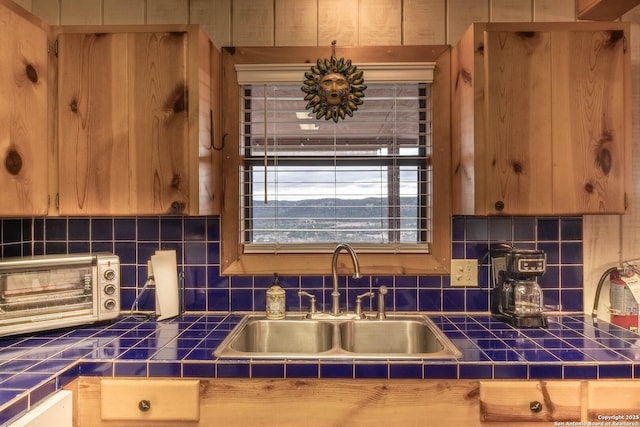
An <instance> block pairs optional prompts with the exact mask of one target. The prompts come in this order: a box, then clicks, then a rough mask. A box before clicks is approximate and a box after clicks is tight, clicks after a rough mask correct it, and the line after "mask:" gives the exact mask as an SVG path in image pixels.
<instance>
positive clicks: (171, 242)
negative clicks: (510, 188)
mask: <svg viewBox="0 0 640 427" xmlns="http://www.w3.org/2000/svg"><path fill="white" fill-rule="evenodd" d="M0 221H1V224H2V227H1V231H2V236H1V243H0V249H1V251H2V252H1V254H2V257H10V256H23V255H32V254H34V255H39V254H61V253H72V252H101V251H106V252H114V253H116V254H118V255H119V256H120V259H121V263H122V307H123V310H125V311H126V310H128V309H129V308H131V307H132V305H133V303H134V301H135V300H136V297H137V296H138V294H139V293H140V292H141V290H142V288H143V285H144V282H145V279H146V277H147V260H148V259H149V258H150V257H151V255H152V254H153V253H154V252H155V251H156V250H158V249H175V250H176V253H177V260H178V268H179V270H180V271H181V272H183V274H184V303H185V309H186V310H187V311H247V310H248V311H254V310H255V311H261V310H262V309H263V308H264V303H265V291H266V289H267V288H268V287H269V285H270V283H271V280H272V278H271V277H270V276H249V277H247V276H234V277H223V276H221V275H220V231H219V227H220V221H219V218H218V217H216V216H207V217H182V216H166V217H165V216H162V217H82V218H75V217H74V218H66V217H56V218H11V219H6V218H5V219H1V220H0ZM495 242H508V243H511V244H513V245H514V246H515V247H518V248H529V249H533V248H537V249H543V250H544V251H545V252H546V253H547V272H546V273H545V274H544V276H542V277H541V278H540V279H539V283H540V286H541V287H542V289H543V292H544V305H545V306H546V307H547V308H550V309H561V310H565V311H574V310H575V311H581V310H582V308H583V303H582V219H581V218H578V217H471V216H458V217H454V218H453V219H452V247H451V249H452V255H453V258H476V259H478V261H479V266H480V271H479V284H480V286H479V287H477V288H453V287H451V286H450V285H449V283H450V280H449V276H365V277H363V278H361V279H358V280H355V279H352V278H344V277H341V278H340V279H341V280H342V281H343V283H344V281H346V286H347V293H348V295H349V296H348V298H347V300H348V301H349V304H352V302H353V301H354V300H355V296H356V295H357V294H360V293H362V292H363V290H370V289H371V290H373V289H375V288H377V287H378V286H380V285H383V284H384V285H387V286H388V287H389V288H390V291H391V292H390V295H389V297H390V298H389V297H388V300H387V305H388V306H389V309H392V310H396V311H445V312H462V311H469V312H476V311H481V312H486V311H488V310H489V287H490V274H489V259H488V256H487V250H488V247H489V245H490V243H495ZM280 281H281V284H282V286H283V287H284V288H285V289H286V290H290V292H288V298H287V309H288V310H294V311H297V310H301V309H302V310H306V309H307V306H306V304H307V302H306V301H301V300H300V298H298V297H297V291H298V290H300V289H304V290H307V291H310V292H314V293H315V294H316V295H317V297H318V307H319V309H326V308H325V307H323V304H328V303H329V302H330V299H331V298H330V292H331V277H330V276H282V277H280ZM367 304H372V305H370V306H369V307H366V306H365V309H366V310H371V309H375V304H376V301H375V299H373V300H372V301H368V302H367ZM133 308H134V309H136V310H154V308H155V295H154V293H153V289H152V288H149V289H147V290H145V291H144V292H143V293H142V295H141V297H140V298H139V300H138V302H137V306H136V307H133ZM347 308H348V309H349V310H353V307H352V306H349V307H347Z"/></svg>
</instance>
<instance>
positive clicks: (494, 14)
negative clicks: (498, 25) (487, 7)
mask: <svg viewBox="0 0 640 427" xmlns="http://www.w3.org/2000/svg"><path fill="white" fill-rule="evenodd" d="M490 16H491V18H490V19H491V22H530V21H532V17H531V0H491V11H490Z"/></svg>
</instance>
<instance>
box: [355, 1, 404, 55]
mask: <svg viewBox="0 0 640 427" xmlns="http://www.w3.org/2000/svg"><path fill="white" fill-rule="evenodd" d="M358 33H359V34H358V45H359V46H397V45H401V44H402V9H401V8H400V7H398V2H397V0H369V1H366V2H360V8H359V12H358Z"/></svg>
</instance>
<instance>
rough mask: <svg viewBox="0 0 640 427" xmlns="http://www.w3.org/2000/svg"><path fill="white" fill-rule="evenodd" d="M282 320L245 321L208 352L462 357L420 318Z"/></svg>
mask: <svg viewBox="0 0 640 427" xmlns="http://www.w3.org/2000/svg"><path fill="white" fill-rule="evenodd" d="M387 316H388V317H387V318H386V319H384V320H378V319H348V320H346V319H339V318H338V319H336V320H333V319H307V318H305V315H304V314H302V313H301V314H300V315H297V314H287V317H286V318H285V319H282V320H269V319H266V317H265V316H263V315H253V314H252V315H246V316H245V317H244V318H243V319H242V320H241V321H240V322H239V323H238V325H236V327H235V328H234V329H233V330H232V331H231V333H230V334H229V335H228V336H227V337H226V338H225V340H224V341H223V342H222V343H221V344H220V346H219V347H218V348H216V350H215V351H214V352H213V354H214V356H215V357H219V358H236V359H237V358H251V359H260V358H302V359H304V358H329V359H335V358H353V359H392V358H402V359H406V358H409V359H457V358H460V357H462V354H461V353H460V352H459V351H458V349H457V348H456V347H455V346H454V345H453V343H452V342H451V341H450V340H449V339H448V338H447V337H446V336H445V335H444V333H443V332H442V331H441V330H440V329H439V328H438V327H437V326H436V325H435V324H434V323H433V322H432V321H431V320H430V319H429V318H428V317H426V316H424V315H391V314H389V315H387Z"/></svg>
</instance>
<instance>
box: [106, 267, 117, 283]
mask: <svg viewBox="0 0 640 427" xmlns="http://www.w3.org/2000/svg"><path fill="white" fill-rule="evenodd" d="M103 275H104V278H105V279H107V280H113V279H115V278H116V272H115V271H114V270H112V269H110V268H109V269H107V270H105V271H104V273H103Z"/></svg>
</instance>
